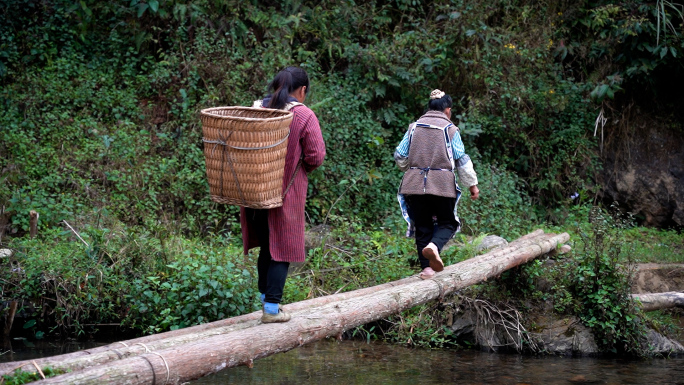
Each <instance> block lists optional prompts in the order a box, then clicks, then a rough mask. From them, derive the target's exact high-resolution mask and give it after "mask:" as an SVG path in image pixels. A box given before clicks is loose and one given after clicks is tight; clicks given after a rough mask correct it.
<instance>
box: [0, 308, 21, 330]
mask: <svg viewBox="0 0 684 385" xmlns="http://www.w3.org/2000/svg"><path fill="white" fill-rule="evenodd" d="M18 307H19V301H12V302H10V304H9V310H8V311H7V315H5V330H4V331H3V333H2V335H3V336H4V337H9V335H10V332H11V331H12V324H13V323H14V316H15V315H16V314H17V308H18Z"/></svg>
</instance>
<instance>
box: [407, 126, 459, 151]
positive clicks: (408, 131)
mask: <svg viewBox="0 0 684 385" xmlns="http://www.w3.org/2000/svg"><path fill="white" fill-rule="evenodd" d="M410 132H411V129H410V128H409V129H408V130H406V133H405V134H404V139H402V140H401V142H400V143H399V145H398V146H397V150H396V153H397V154H399V155H401V156H403V157H407V156H408V153H409V133H410ZM459 140H460V139H459Z"/></svg>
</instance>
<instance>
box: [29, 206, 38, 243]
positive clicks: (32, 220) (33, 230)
mask: <svg viewBox="0 0 684 385" xmlns="http://www.w3.org/2000/svg"><path fill="white" fill-rule="evenodd" d="M36 235H38V213H37V212H36V211H35V210H31V212H30V213H29V236H30V237H31V238H35V237H36Z"/></svg>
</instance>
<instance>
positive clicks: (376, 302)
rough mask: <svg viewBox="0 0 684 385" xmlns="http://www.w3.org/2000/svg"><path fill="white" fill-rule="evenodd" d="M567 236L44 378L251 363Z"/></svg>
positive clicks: (486, 273) (148, 376)
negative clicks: (288, 316)
mask: <svg viewBox="0 0 684 385" xmlns="http://www.w3.org/2000/svg"><path fill="white" fill-rule="evenodd" d="M568 239H569V235H568V234H567V233H563V234H560V235H556V236H552V237H550V238H546V239H542V240H540V241H539V242H538V243H536V244H531V245H528V246H526V247H523V248H520V249H518V250H516V251H514V252H511V253H508V254H505V255H501V256H500V257H498V258H472V259H470V260H467V261H463V262H461V263H458V264H456V265H454V266H453V267H452V268H451V269H449V270H445V271H443V272H441V273H438V274H436V275H435V277H434V278H433V279H430V280H424V281H423V280H417V281H414V282H410V283H406V284H404V285H400V286H397V287H389V288H385V289H384V290H379V291H376V292H375V293H371V294H368V295H364V296H357V297H353V298H348V299H345V300H341V301H338V302H331V303H327V304H325V305H322V306H319V307H316V308H314V309H304V310H302V311H300V312H296V313H294V314H293V318H292V320H291V321H290V322H287V323H283V324H257V325H255V326H253V327H249V328H246V329H243V330H241V331H239V332H231V333H227V334H220V335H215V336H212V337H209V338H204V339H202V340H199V341H193V342H189V343H186V344H183V345H179V346H175V347H172V348H168V349H163V350H158V351H153V352H149V353H145V354H142V355H139V356H136V357H131V358H127V359H123V360H119V361H115V362H111V363H108V364H104V365H99V366H95V367H90V368H88V369H85V370H82V371H77V372H72V373H68V374H64V375H61V376H57V377H53V378H48V379H46V380H43V381H42V382H43V383H45V384H98V385H99V384H100V383H103V382H107V383H120V384H157V383H159V384H179V383H184V382H186V381H190V380H194V379H197V378H199V377H202V376H206V375H208V374H211V373H215V372H218V371H220V370H222V369H224V368H228V367H233V366H237V365H240V364H244V365H250V366H251V365H252V363H253V360H254V359H258V358H262V357H265V356H268V355H271V354H275V353H278V352H284V351H287V350H290V349H293V348H295V347H297V346H300V345H303V344H306V343H309V342H313V341H316V340H319V339H322V338H325V337H329V336H337V335H339V334H341V333H342V332H344V331H345V330H348V329H350V328H353V327H356V326H359V325H363V324H367V323H369V322H372V321H376V320H379V319H382V318H385V317H387V316H389V315H391V314H395V313H398V312H401V311H404V310H406V309H409V308H411V307H414V306H417V305H420V304H423V303H425V302H428V301H431V300H434V299H438V298H441V297H443V296H444V295H447V294H449V293H452V292H453V291H455V290H459V289H462V288H465V287H467V286H470V285H473V284H476V283H479V282H482V281H484V280H486V279H488V278H492V277H496V276H498V275H499V274H501V273H502V272H503V271H505V270H507V269H510V268H513V267H516V266H518V265H520V264H523V263H525V262H527V261H530V260H532V259H534V258H536V257H538V256H540V255H543V254H545V253H548V252H549V251H551V250H553V249H555V248H556V246H557V245H558V244H562V243H564V242H566V241H567V240H568Z"/></svg>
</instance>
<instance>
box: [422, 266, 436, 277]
mask: <svg viewBox="0 0 684 385" xmlns="http://www.w3.org/2000/svg"><path fill="white" fill-rule="evenodd" d="M434 275H435V271H434V270H432V268H431V267H426V268H424V269H423V271H421V272H420V275H419V277H420V279H430V278H432V277H434Z"/></svg>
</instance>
